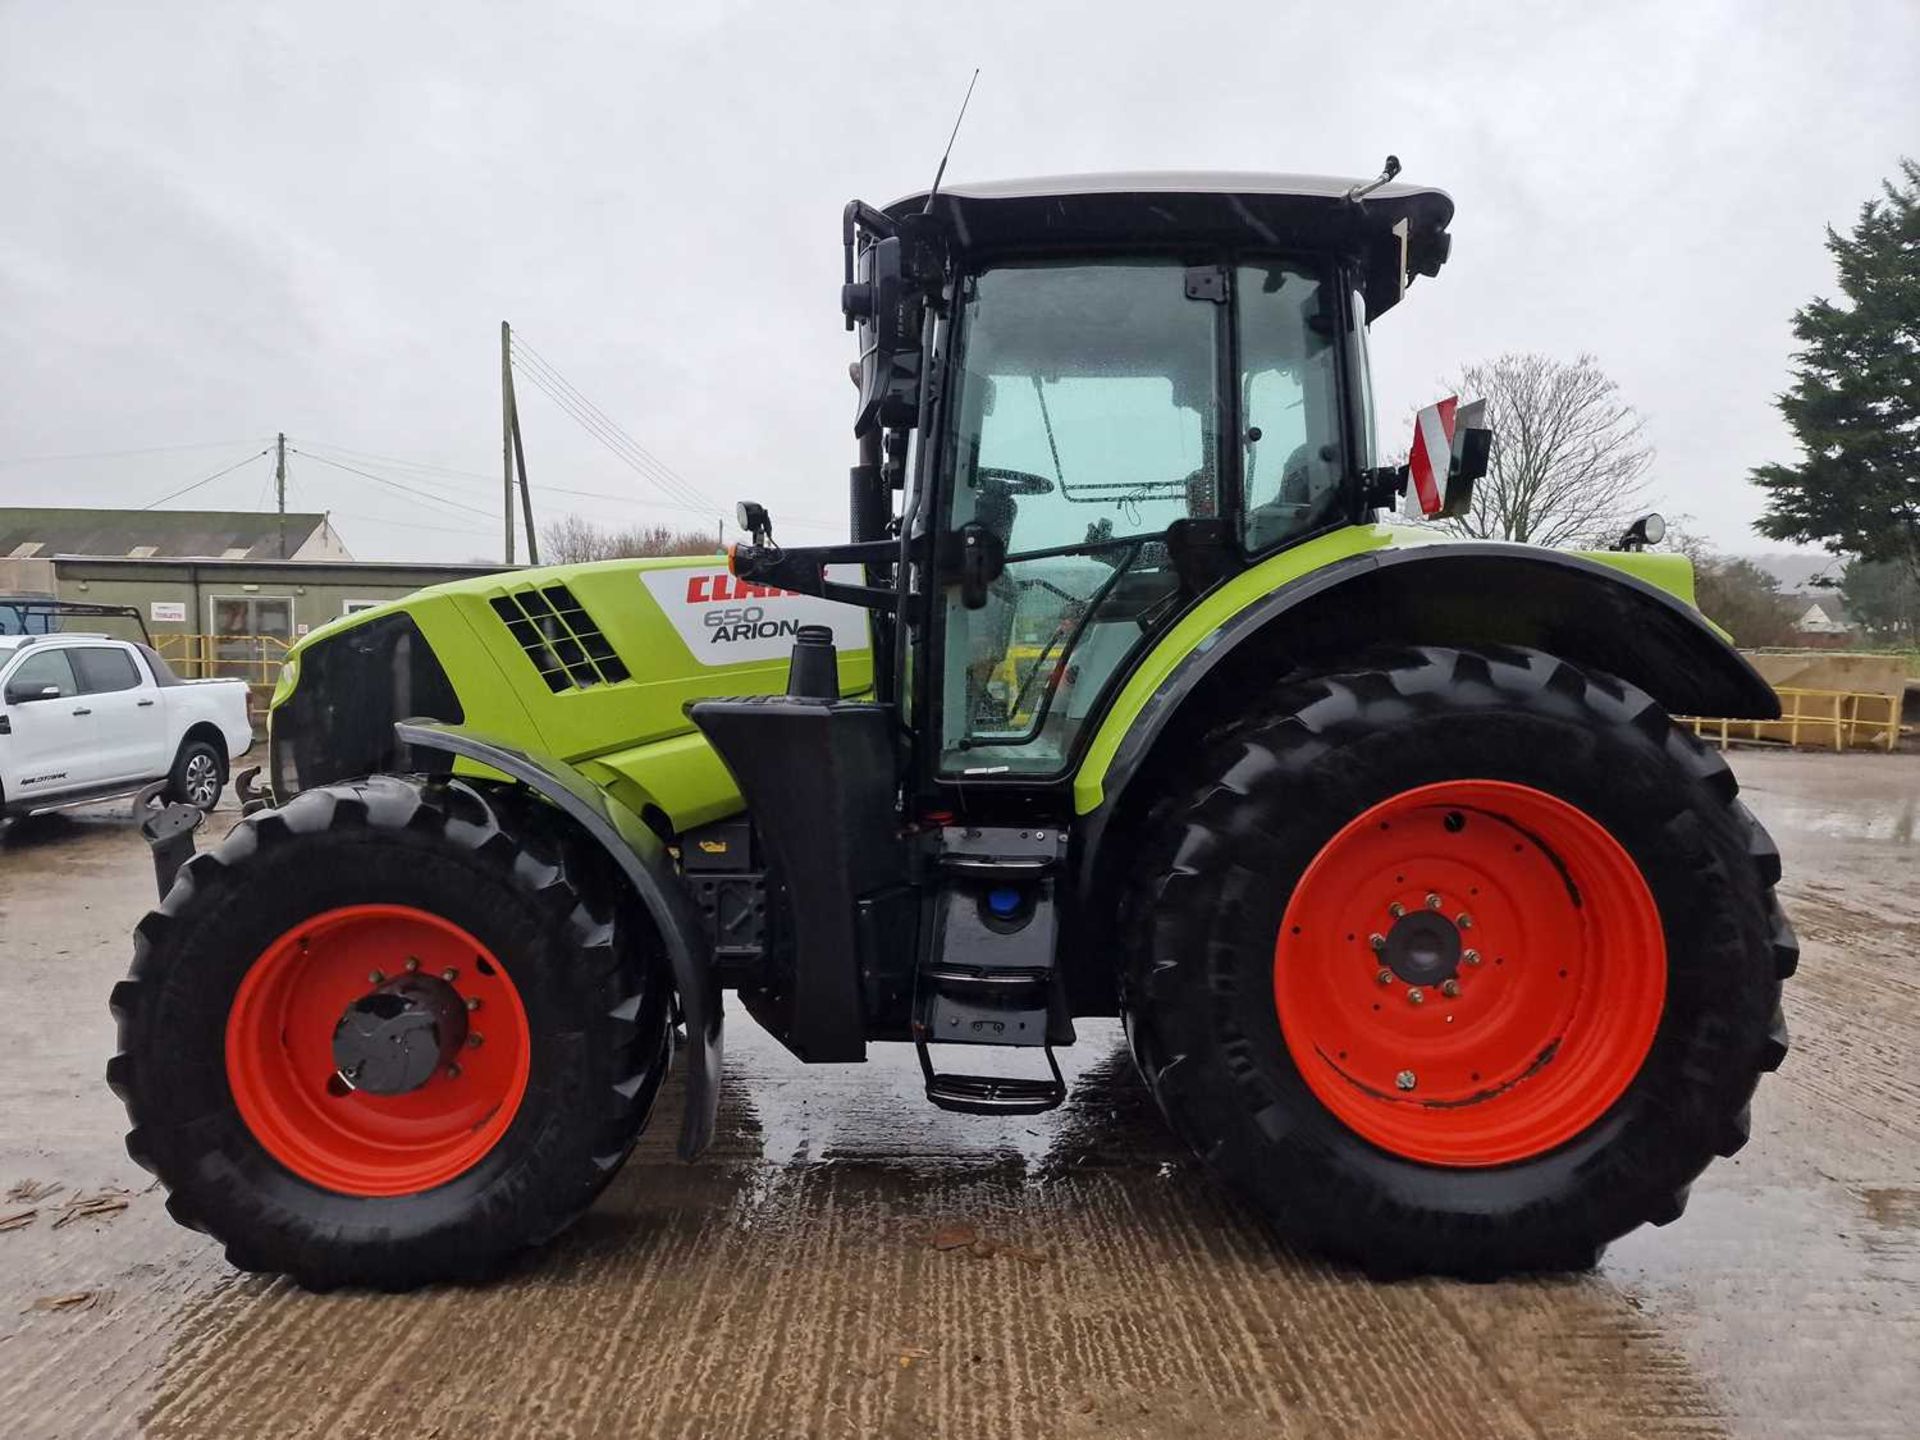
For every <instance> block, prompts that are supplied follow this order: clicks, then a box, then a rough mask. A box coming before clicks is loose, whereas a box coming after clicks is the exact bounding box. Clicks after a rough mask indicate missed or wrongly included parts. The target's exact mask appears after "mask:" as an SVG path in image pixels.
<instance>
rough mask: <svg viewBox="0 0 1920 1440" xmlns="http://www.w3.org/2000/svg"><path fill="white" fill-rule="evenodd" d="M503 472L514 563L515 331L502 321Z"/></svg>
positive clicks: (509, 549) (510, 561)
mask: <svg viewBox="0 0 1920 1440" xmlns="http://www.w3.org/2000/svg"><path fill="white" fill-rule="evenodd" d="M500 474H501V484H502V489H503V493H504V495H505V497H506V511H505V514H506V522H507V541H506V559H507V564H509V565H511V564H513V331H512V329H511V328H510V327H509V326H508V324H507V322H506V321H504V320H502V321H501V322H500Z"/></svg>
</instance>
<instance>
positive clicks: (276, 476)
mask: <svg viewBox="0 0 1920 1440" xmlns="http://www.w3.org/2000/svg"><path fill="white" fill-rule="evenodd" d="M273 491H274V495H275V496H276V497H277V498H278V500H279V502H280V558H281V559H282V560H284V559H286V558H287V434H286V431H284V430H283V431H281V432H280V436H279V439H278V440H277V441H276V442H275V444H274V448H273Z"/></svg>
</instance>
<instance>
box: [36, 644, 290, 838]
mask: <svg viewBox="0 0 1920 1440" xmlns="http://www.w3.org/2000/svg"><path fill="white" fill-rule="evenodd" d="M247 704H248V701H247V685H246V682H245V681H244V680H182V679H180V678H179V677H178V676H177V675H175V674H174V673H173V671H172V670H170V669H169V668H168V667H167V662H166V661H165V660H162V659H161V658H160V657H159V656H158V655H157V654H155V653H154V651H153V650H152V649H151V648H149V647H148V646H145V645H133V644H129V643H127V642H126V641H124V640H112V639H109V638H108V637H106V636H104V635H78V634H72V633H67V632H56V633H54V634H50V635H0V816H13V815H26V814H31V813H32V812H33V811H35V810H46V809H52V808H54V807H56V806H61V805H75V804H78V803H80V802H81V801H84V800H101V799H105V798H107V797H109V796H113V795H124V794H128V793H130V792H132V791H135V790H138V789H141V788H142V787H144V786H146V785H149V784H152V783H153V782H154V781H156V780H164V781H166V782H167V796H168V798H169V799H172V800H179V801H183V802H185V803H187V804H190V805H197V806H199V807H200V808H201V809H202V810H211V809H213V807H214V806H215V805H216V804H218V803H219V800H220V792H221V790H222V788H224V787H225V785H226V783H227V774H228V770H229V767H230V766H231V764H232V762H233V761H234V760H235V759H237V758H238V757H240V756H241V755H244V754H245V753H246V752H247V751H248V749H250V748H251V747H252V745H253V726H252V724H251V723H250V721H249V718H248V714H247Z"/></svg>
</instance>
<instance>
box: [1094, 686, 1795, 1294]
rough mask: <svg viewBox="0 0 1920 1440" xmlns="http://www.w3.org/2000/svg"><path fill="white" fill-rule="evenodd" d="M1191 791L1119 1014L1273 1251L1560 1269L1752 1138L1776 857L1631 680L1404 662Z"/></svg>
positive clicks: (1255, 725)
mask: <svg viewBox="0 0 1920 1440" xmlns="http://www.w3.org/2000/svg"><path fill="white" fill-rule="evenodd" d="M1199 772H1200V773H1199V774H1197V775H1194V776H1191V777H1190V778H1189V780H1188V781H1187V782H1186V783H1185V785H1184V786H1182V787H1181V788H1180V789H1178V790H1176V791H1175V792H1173V793H1172V794H1171V795H1170V797H1169V799H1168V801H1167V803H1165V804H1164V805H1163V806H1162V807H1161V809H1160V810H1159V812H1158V813H1157V816H1156V818H1155V821H1154V823H1153V825H1152V827H1151V833H1150V834H1149V835H1148V836H1147V837H1146V843H1145V845H1144V846H1143V849H1142V857H1141V861H1140V865H1139V868H1138V869H1137V871H1136V874H1135V882H1134V887H1133V894H1132V896H1131V898H1130V901H1129V903H1130V904H1131V905H1132V906H1133V907H1134V912H1135V918H1136V920H1137V923H1135V924H1132V925H1130V926H1129V927H1128V929H1129V933H1130V934H1131V935H1132V937H1133V940H1132V948H1131V953H1130V957H1129V963H1128V968H1127V974H1126V981H1125V1002H1126V1003H1125V1010H1126V1016H1127V1022H1128V1029H1129V1034H1130V1037H1131V1039H1132V1042H1133V1046H1134V1051H1135V1055H1136V1057H1137V1058H1138V1059H1139V1061H1140V1063H1141V1066H1142V1069H1143V1071H1144V1072H1145V1074H1146V1076H1147V1079H1148V1081H1149V1083H1150V1085H1151V1086H1152V1088H1153V1090H1154V1092H1155V1094H1156V1097H1157V1098H1158V1099H1159V1101H1160V1103H1161V1106H1162V1108H1163V1109H1164V1110H1165V1112H1166V1113H1167V1115H1168V1117H1169V1119H1170V1120H1171V1121H1172V1123H1173V1124H1174V1126H1175V1128H1176V1129H1178V1130H1179V1131H1180V1132H1181V1133H1182V1134H1183V1135H1184V1136H1185V1137H1186V1138H1187V1139H1188V1140H1189V1141H1190V1143H1192V1144H1193V1145H1194V1147H1195V1149H1196V1150H1198V1151H1199V1153H1200V1154H1201V1155H1202V1156H1203V1157H1205V1158H1206V1159H1207V1160H1208V1161H1209V1162H1210V1163H1211V1164H1212V1165H1213V1167H1214V1168H1215V1169H1216V1170H1218V1171H1219V1172H1220V1173H1221V1174H1223V1175H1224V1176H1225V1177H1226V1178H1227V1179H1228V1180H1229V1181H1230V1182H1232V1183H1233V1184H1234V1185H1235V1186H1236V1187H1237V1188H1239V1189H1240V1190H1241V1191H1242V1192H1243V1193H1244V1194H1246V1195H1247V1196H1248V1198H1249V1199H1251V1200H1252V1201H1253V1202H1254V1203H1255V1204H1256V1205H1257V1206H1258V1207H1259V1208H1260V1210H1261V1211H1262V1212H1263V1213H1264V1214H1266V1215H1267V1216H1268V1217H1269V1218H1270V1219H1271V1220H1272V1221H1274V1222H1275V1223H1276V1224H1277V1225H1278V1226H1279V1227H1280V1228H1282V1229H1283V1230H1284V1231H1285V1232H1286V1233H1288V1234H1290V1235H1293V1236H1297V1237H1299V1238H1301V1239H1303V1240H1304V1241H1306V1242H1307V1243H1309V1244H1311V1245H1313V1246H1315V1247H1316V1248H1319V1249H1322V1250H1325V1251H1329V1252H1332V1253H1334V1254H1337V1255H1340V1256H1342V1257H1345V1258H1348V1259H1351V1260H1354V1261H1357V1262H1359V1263H1361V1264H1362V1265H1364V1266H1366V1267H1367V1268H1368V1269H1370V1270H1372V1271H1374V1272H1375V1273H1382V1274H1402V1273H1411V1272H1419V1271H1435V1272H1443V1273H1456V1274H1468V1275H1489V1274H1497V1273H1502V1272H1506V1271H1512V1270H1528V1269H1542V1268H1570V1267H1578V1266H1581V1265H1585V1264H1589V1263H1591V1262H1592V1261H1593V1260H1594V1259H1595V1258H1596V1257H1597V1256H1598V1254H1599V1252H1600V1249H1601V1247H1602V1246H1604V1245H1605V1243H1606V1242H1607V1241H1609V1240H1611V1239H1613V1238H1614V1237H1616V1236H1618V1235H1620V1234H1623V1233H1624V1232H1625V1231H1627V1230H1630V1229H1632V1228H1634V1227H1635V1226H1637V1225H1640V1224H1642V1223H1645V1222H1648V1221H1652V1222H1655V1223H1664V1222H1666V1221H1668V1220H1671V1219H1673V1218H1675V1217H1676V1216H1678V1215H1679V1214H1680V1211H1681V1209H1682V1207H1683V1206H1684V1204H1685V1199H1686V1191H1687V1186H1688V1184H1689V1183H1690V1182H1691V1181H1692V1179H1693V1178H1694V1176H1696V1175H1697V1174H1698V1173H1699V1172H1700V1171H1701V1170H1702V1169H1703V1168H1704V1167H1705V1166H1706V1165H1707V1164H1708V1163H1709V1162H1710V1161H1711V1160H1712V1159H1713V1157H1715V1156H1716V1155H1730V1154H1732V1153H1733V1152H1734V1151H1735V1150H1736V1149H1738V1148H1739V1147H1740V1145H1741V1144H1742V1143H1744V1141H1745V1139H1746V1136H1747V1102H1748V1099H1749V1097H1750V1095H1751V1094H1752V1091H1753V1088H1754V1085H1755V1083H1756V1081H1757V1079H1758V1077H1759V1075H1760V1074H1761V1073H1762V1072H1763V1071H1766V1070H1770V1069H1772V1068H1774V1067H1775V1066H1777V1065H1778V1064H1779V1063H1780V1061H1781V1059H1782V1057H1783V1056H1784V1054H1785V1051H1786V1032H1785V1027H1784V1025H1783V1024H1782V1023H1781V1020H1780V1012H1779V1006H1778V1001H1779V994H1780V982H1781V981H1782V980H1783V979H1784V978H1785V977H1786V976H1787V975H1788V974H1790V973H1791V971H1792V968H1793V964H1794V961H1795V957H1796V955H1797V951H1796V949H1795V945H1794V941H1793V936H1792V932H1791V931H1790V930H1789V929H1788V928H1787V924H1786V921H1785V918H1784V917H1783V916H1782V915H1781V913H1780V910H1779V907H1778V905H1777V904H1776V903H1775V901H1774V898H1773V893H1772V885H1773V882H1774V881H1775V880H1776V879H1777V878H1778V874H1779V862H1778V858H1777V855H1776V853H1775V851H1774V849H1773V846H1772V844H1771V842H1770V841H1768V839H1767V837H1766V835H1765V833H1764V832H1763V831H1762V830H1761V829H1760V827H1759V825H1758V824H1757V822H1755V821H1754V819H1753V817H1752V816H1751V815H1750V814H1748V812H1747V811H1746V809H1745V808H1744V807H1743V806H1741V805H1740V804H1739V803H1738V801H1737V800H1736V799H1735V792H1736V786H1735V783H1734V780H1733V776H1732V774H1731V772H1730V771H1729V770H1728V769H1727V767H1726V765H1725V763H1724V762H1723V761H1722V760H1721V759H1720V758H1719V757H1718V756H1717V755H1714V754H1713V753H1711V752H1710V751H1707V750H1705V749H1703V748H1702V747H1700V746H1699V745H1698V744H1696V743H1695V742H1694V741H1693V740H1692V738H1691V737H1690V736H1687V735H1685V734H1684V733H1682V732H1681V731H1679V730H1678V729H1676V728H1675V727H1674V726H1673V725H1672V723H1671V722H1670V721H1669V720H1668V718H1667V717H1666V715H1665V714H1664V713H1663V712H1662V711H1661V710H1660V708H1659V707H1658V706H1657V705H1656V704H1655V703H1654V702H1653V701H1652V700H1651V699H1650V698H1649V697H1647V696H1646V695H1645V694H1643V693H1641V692H1640V691H1638V690H1635V689H1634V688H1633V687H1631V686H1628V685H1625V684H1624V683H1622V682H1620V681H1618V680H1615V679H1612V678H1611V677H1608V676H1604V675H1598V674H1590V673H1586V672H1582V671H1581V670H1579V669H1577V668H1575V667H1573V666H1571V665H1568V664H1566V663H1565V662H1562V661H1559V660H1557V659H1554V658H1552V657H1550V656H1546V655H1542V654H1539V653H1537V652H1532V651H1523V650H1502V651H1488V652H1484V653H1483V652H1470V651H1452V650H1438V649H1435V650H1421V651H1415V652H1410V653H1408V654H1405V655H1402V656H1398V657H1395V658H1393V659H1391V660H1386V661H1382V662H1381V663H1379V665H1378V666H1377V667H1375V668H1369V669H1366V670H1357V671H1354V672H1352V673H1348V674H1342V675H1335V676H1330V677H1323V678H1319V679H1315V680H1313V681H1310V682H1306V683H1304V684H1301V685H1297V686H1294V687H1291V688H1289V689H1288V690H1287V691H1285V692H1284V693H1282V694H1281V695H1279V696H1277V697H1276V699H1275V703H1274V705H1273V706H1272V707H1271V708H1270V709H1267V710H1264V711H1262V712H1261V713H1259V714H1256V715H1252V716H1249V717H1247V718H1246V719H1244V720H1242V721H1240V722H1238V723H1236V724H1234V725H1231V726H1229V727H1227V728H1226V729H1225V730H1223V731H1222V732H1221V733H1220V734H1219V736H1218V738H1217V740H1216V742H1215V743H1214V744H1213V745H1212V747H1211V748H1210V750H1209V751H1208V752H1207V754H1206V756H1205V757H1204V759H1202V760H1201V761H1200V762H1199Z"/></svg>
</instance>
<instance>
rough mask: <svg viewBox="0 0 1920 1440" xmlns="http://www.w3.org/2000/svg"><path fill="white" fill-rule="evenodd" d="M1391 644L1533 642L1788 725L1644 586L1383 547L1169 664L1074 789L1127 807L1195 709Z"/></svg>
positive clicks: (1499, 551) (1468, 547) (1759, 687)
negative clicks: (1134, 788) (1152, 761)
mask: <svg viewBox="0 0 1920 1440" xmlns="http://www.w3.org/2000/svg"><path fill="white" fill-rule="evenodd" d="M1201 604H1202V607H1203V608H1204V607H1205V605H1206V604H1207V602H1206V601H1204V600H1203V601H1202V602H1201ZM1171 638H1172V637H1170V640H1171ZM1384 645H1451V646H1473V645H1525V646H1529V647H1531V648H1534V649H1538V650H1544V651H1546V652H1547V653H1549V654H1553V655H1558V656H1560V657H1561V658H1563V659H1566V660H1571V661H1572V662H1573V663H1575V664H1576V665H1582V666H1586V667H1589V668H1591V669H1594V670H1600V671H1604V672H1606V673H1607V674H1610V675H1614V676H1617V677H1619V678H1620V679H1622V680H1625V681H1628V682H1629V683H1630V684H1633V685H1637V686H1639V687H1640V688H1641V689H1642V690H1645V691H1646V692H1647V693H1648V694H1649V695H1651V696H1653V698H1654V699H1655V700H1657V701H1659V702H1660V704H1661V705H1662V706H1663V707H1664V708H1665V709H1666V711H1667V712H1668V713H1669V714H1672V715H1725V716H1731V717H1733V718H1736V719H1756V720H1771V719H1773V718H1774V717H1776V716H1778V715H1779V713H1780V700H1779V697H1778V696H1777V695H1775V694H1774V693H1773V688H1772V687H1771V686H1769V685H1768V684H1767V682H1766V681H1765V680H1763V679H1761V678H1760V675H1759V673H1758V672H1757V671H1755V670H1754V668H1753V666H1751V665H1750V664H1748V663H1747V660H1746V657H1745V656H1743V655H1741V654H1740V652H1739V651H1737V650H1735V649H1734V648H1733V647H1732V646H1731V645H1729V644H1728V643H1727V642H1726V640H1725V639H1723V638H1722V636H1721V633H1720V632H1719V631H1718V630H1716V629H1715V628H1714V626H1713V625H1712V623H1711V622H1709V621H1708V620H1707V619H1706V617H1705V616H1703V615H1702V614H1701V613H1700V612H1699V611H1698V610H1696V609H1694V608H1693V607H1692V606H1691V605H1688V604H1687V603H1686V602H1685V601H1684V600H1682V599H1680V598H1679V597H1677V596H1675V595H1673V594H1670V593H1669V592H1667V591H1666V590H1662V589H1660V588H1659V587H1658V586H1655V585H1652V584H1649V583H1648V582H1647V581H1645V580H1643V579H1640V578H1639V577H1637V576H1635V575H1631V574H1628V573H1625V572H1624V571H1622V570H1620V569H1617V568H1615V567H1613V566H1610V565H1603V564H1599V563H1597V562H1595V561H1593V560H1587V559H1582V558H1581V557H1579V556H1576V555H1570V554H1567V553H1565V552H1563V551H1556V550H1543V549H1539V548H1537V547H1534V546H1524V545H1506V544H1498V543H1460V544H1443V545H1414V546H1407V547H1404V548H1394V549H1382V550H1376V551H1373V552H1371V553H1367V554H1359V555H1351V556H1348V557H1346V558H1343V559H1340V560H1337V561H1335V562H1334V563H1332V564H1329V565H1325V566H1322V567H1321V568H1319V569H1316V570H1312V571H1309V572H1307V573H1306V574H1304V575H1302V576H1300V577H1299V578H1297V579H1295V580H1292V581H1290V582H1289V583H1286V584H1283V585H1281V586H1279V587H1278V588H1276V589H1274V590H1271V591H1269V592H1268V593H1266V594H1265V595H1263V596H1260V597H1259V598H1258V599H1255V600H1253V601H1252V602H1251V603H1249V604H1246V605H1244V606H1243V607H1242V608H1240V609H1238V610H1235V611H1232V612H1231V613H1228V614H1226V615H1224V616H1222V617H1221V618H1220V620H1219V622H1218V624H1217V625H1216V626H1215V627H1214V628H1212V629H1211V630H1210V631H1209V633H1207V634H1206V635H1204V636H1203V637H1202V638H1201V639H1200V641H1199V643H1197V644H1193V645H1192V646H1191V648H1189V649H1188V650H1187V652H1186V653H1185V654H1184V655H1182V656H1180V657H1179V658H1178V659H1177V660H1176V661H1174V662H1173V663H1172V664H1171V665H1170V666H1169V665H1165V664H1164V663H1163V664H1160V665H1159V666H1158V669H1159V671H1160V673H1161V677H1162V678H1160V680H1159V682H1158V683H1157V684H1155V685H1153V686H1152V687H1151V688H1150V689H1146V690H1144V691H1143V690H1141V689H1140V688H1139V687H1136V686H1135V685H1134V684H1133V683H1132V682H1129V683H1128V685H1127V686H1126V688H1125V689H1124V690H1123V692H1122V694H1121V696H1120V697H1119V699H1118V700H1117V701H1116V703H1115V704H1114V706H1113V708H1112V709H1111V710H1109V712H1108V713H1107V715H1106V716H1105V717H1104V718H1103V719H1102V721H1101V724H1100V729H1099V733H1098V734H1097V735H1096V736H1095V737H1094V740H1093V743H1092V744H1091V745H1090V746H1089V748H1088V759H1087V763H1086V764H1085V765H1083V766H1082V767H1081V770H1080V773H1079V774H1078V775H1077V776H1076V777H1075V779H1074V808H1075V809H1076V810H1077V811H1078V812H1080V813H1081V814H1087V813H1088V812H1091V811H1096V810H1100V809H1102V808H1111V805H1112V802H1113V801H1114V800H1115V799H1116V798H1117V797H1118V796H1119V795H1120V793H1121V792H1122V791H1123V790H1124V789H1125V788H1126V785H1127V782H1128V781H1129V780H1131V779H1132V778H1133V776H1134V774H1135V773H1136V772H1137V771H1138V770H1139V769H1140V768H1141V767H1142V766H1143V765H1144V764H1145V762H1146V761H1147V759H1148V757H1149V756H1150V755H1151V754H1152V753H1153V752H1154V750H1155V749H1156V747H1157V746H1158V745H1159V743H1160V742H1161V740H1162V739H1163V737H1165V736H1166V735H1167V734H1168V733H1169V732H1170V731H1172V730H1174V729H1175V728H1177V724H1176V722H1178V721H1179V720H1180V717H1181V716H1183V715H1186V716H1188V717H1191V716H1192V715H1193V714H1194V713H1195V708H1196V707H1194V706H1193V705H1191V704H1190V702H1194V701H1199V702H1200V706H1199V708H1206V707H1209V706H1211V707H1213V708H1215V709H1216V710H1217V709H1218V708H1219V703H1222V702H1223V701H1224V697H1227V696H1230V695H1233V694H1242V695H1244V694H1247V693H1253V690H1250V689H1247V688H1245V687H1255V688H1258V687H1260V686H1262V685H1267V684H1271V683H1272V682H1273V681H1274V680H1276V679H1278V678H1280V677H1281V676H1282V675H1285V674H1289V673H1299V672H1301V671H1306V670H1327V669H1330V668H1334V667H1337V666H1338V665H1340V664H1342V663H1344V662H1348V661H1351V660H1352V659H1353V658H1355V657H1356V656H1359V655H1361V654H1364V653H1365V652H1366V651H1367V650H1369V649H1374V648H1377V647H1380V646H1384ZM1156 658H1157V657H1156V656H1153V655H1149V656H1148V657H1146V658H1145V659H1144V660H1143V661H1142V663H1141V665H1140V666H1139V667H1137V668H1136V675H1138V674H1140V673H1141V672H1142V671H1148V670H1149V669H1150V668H1151V667H1152V666H1153V664H1154V662H1155V661H1156ZM1217 687H1219V688H1217ZM1217 719H1218V716H1217V715H1216V717H1215V720H1216V722H1217Z"/></svg>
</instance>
